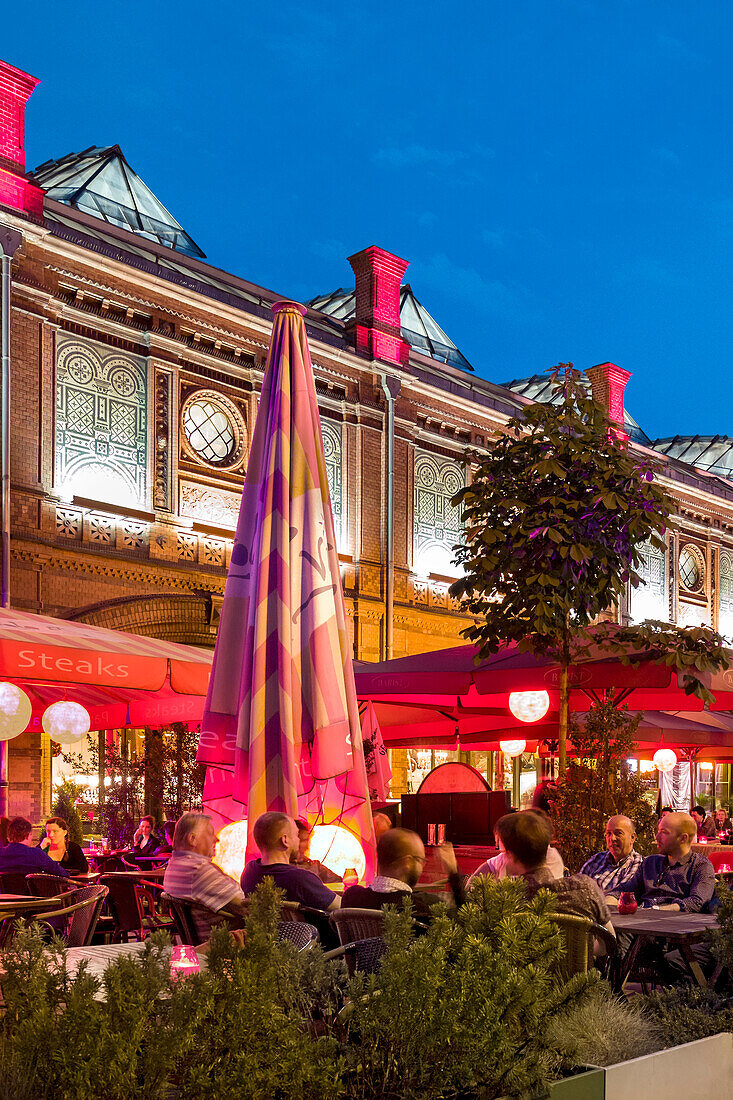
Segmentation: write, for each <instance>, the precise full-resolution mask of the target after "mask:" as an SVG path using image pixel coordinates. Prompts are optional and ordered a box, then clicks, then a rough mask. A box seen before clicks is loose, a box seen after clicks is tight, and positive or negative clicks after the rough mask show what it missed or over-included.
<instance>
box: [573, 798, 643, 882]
mask: <svg viewBox="0 0 733 1100" xmlns="http://www.w3.org/2000/svg"><path fill="white" fill-rule="evenodd" d="M635 840H636V829H635V828H634V823H633V821H632V820H631V818H630V817H626V816H625V815H624V814H616V815H615V816H614V817H610V818H609V819H608V825H606V850H605V852H596V854H595V855H594V856H591V857H590V859H589V860H587V861H586V862H585V863H584V864H583V866H582V867H581V868H580V873H581V875H588V877H589V878H594V879H595V880H596V882H597V883H598V885H599V886H600V888H601V890H603V892H604V893H606V894H607V893H608V892H609V890H615V889H616V887H617V886H618V885H619V884H620V883H622V882H624V881H625V880H626V879H627V878H631V876H632V875H633V874H634V873H635V872H636V871H638V869H639V868H640V867H641V862H642V857H641V856H640V855H639V853H638V852H637V851H635V849H634V841H635Z"/></svg>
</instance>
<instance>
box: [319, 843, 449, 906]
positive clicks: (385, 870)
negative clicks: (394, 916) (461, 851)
mask: <svg viewBox="0 0 733 1100" xmlns="http://www.w3.org/2000/svg"><path fill="white" fill-rule="evenodd" d="M436 855H437V857H438V861H439V862H440V864H441V866H442V868H443V870H444V871H446V872H447V874H448V883H449V885H450V888H451V891H452V893H453V900H454V901H455V904H456V905H457V906H458V905H462V904H463V902H464V901H465V897H466V894H465V889H464V886H463V879H462V877H461V876H460V875H459V874H458V864H457V863H456V857H455V854H454V852H453V846H452V844H441V845H440V846H439V847H438V848H436ZM426 858H427V857H426V855H425V846H424V845H423V842H422V841H421V840H420V837H419V836H418V835H417V833H413V832H412V830H411V829H388V830H387V832H386V833H382V835H381V836H380V838H379V840H378V841H377V870H378V872H379V873H378V874H377V875H376V876H375V878H374V879H373V881H372V884H371V886H349V888H348V890H345V891H344V897H343V901H342V903H341V904H342V906H343V907H344V908H351V909H381V908H382V906H383V905H402V904H403V903H404V900H405V898H410V899H411V900H412V913H413V916H414V917H415V919H416V920H419V921H422V922H426V921H429V920H430V915H431V914H430V909H431V907H432V906H433V905H436V904H437V903H439V902H442V901H443V900H444V899H443V898H442V897H440V895H439V894H431V893H427V892H426V891H423V890H420V891H419V892H417V893H413V890H414V888H415V886H417V882H418V879H419V878H420V875H421V874H422V870H423V867H424V866H425V860H426Z"/></svg>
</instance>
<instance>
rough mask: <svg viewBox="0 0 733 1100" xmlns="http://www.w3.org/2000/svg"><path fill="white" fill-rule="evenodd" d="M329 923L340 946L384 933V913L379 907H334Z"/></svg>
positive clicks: (380, 935)
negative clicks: (335, 933)
mask: <svg viewBox="0 0 733 1100" xmlns="http://www.w3.org/2000/svg"><path fill="white" fill-rule="evenodd" d="M331 924H332V925H333V927H334V928H335V929H336V932H337V934H338V938H339V943H340V944H341V946H342V947H344V946H346V944H352V943H355V942H357V941H359V940H369V939H374V938H375V937H379V938H381V937H382V936H383V935H384V913H383V912H382V910H381V909H348V908H347V909H335V910H334V911H333V913H331Z"/></svg>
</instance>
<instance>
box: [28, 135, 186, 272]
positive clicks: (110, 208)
mask: <svg viewBox="0 0 733 1100" xmlns="http://www.w3.org/2000/svg"><path fill="white" fill-rule="evenodd" d="M32 177H33V179H34V181H35V182H36V183H37V184H38V185H39V187H42V188H43V190H44V191H45V192H46V194H47V195H48V197H49V198H51V199H55V200H56V201H57V202H61V203H64V204H65V205H67V206H74V207H76V208H77V210H82V211H84V212H85V213H87V214H92V215H93V216H94V217H96V218H101V219H102V220H103V221H106V222H109V223H110V224H111V225H117V226H119V227H120V228H121V229H127V230H129V231H130V232H131V233H136V234H138V235H139V236H141V237H147V238H148V239H149V240H151V241H157V242H158V243H159V244H163V245H166V246H167V247H168V248H172V249H174V250H175V251H176V252H183V253H185V255H187V256H199V257H203V256H204V255H205V253H204V252H202V250H201V249H200V248H199V246H198V245H197V244H196V242H195V241H194V240H193V239H192V238H191V237H190V236H189V235H188V233H186V231H185V230H184V229H183V228H182V226H180V225H179V224H178V222H177V221H176V219H175V218H174V217H173V215H172V214H170V213H169V212H168V211H167V210H166V208H165V207H164V206H163V204H162V202H160V201H159V200H158V199H157V198H156V197H155V195H154V194H153V192H152V191H151V190H150V188H149V187H148V186H147V185H146V184H145V183H143V181H142V180H141V179H140V177H139V176H138V175H137V173H136V172H134V171H133V170H132V168H131V167H130V165H129V164H128V163H127V161H126V160H125V157H124V154H123V152H122V150H121V149H120V147H119V145H110V146H108V147H106V148H103V147H101V146H98V145H93V146H91V147H90V148H89V149H85V150H84V151H83V152H81V153H69V154H68V155H67V156H65V157H61V159H60V160H47V161H46V162H45V164H41V165H39V167H38V168H36V170H35V171H34V172H33V173H32Z"/></svg>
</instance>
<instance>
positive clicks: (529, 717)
mask: <svg viewBox="0 0 733 1100" xmlns="http://www.w3.org/2000/svg"><path fill="white" fill-rule="evenodd" d="M549 709H550V696H549V695H548V694H547V692H546V691H513V692H511V694H510V695H509V710H510V711H511V712H512V714H513V715H514V717H515V718H518V719H519V721H520V722H539V720H540V718H544V717H545V715H546V714H547V712H548V710H549Z"/></svg>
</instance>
